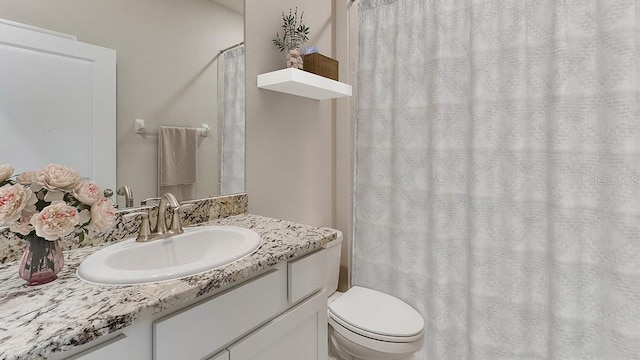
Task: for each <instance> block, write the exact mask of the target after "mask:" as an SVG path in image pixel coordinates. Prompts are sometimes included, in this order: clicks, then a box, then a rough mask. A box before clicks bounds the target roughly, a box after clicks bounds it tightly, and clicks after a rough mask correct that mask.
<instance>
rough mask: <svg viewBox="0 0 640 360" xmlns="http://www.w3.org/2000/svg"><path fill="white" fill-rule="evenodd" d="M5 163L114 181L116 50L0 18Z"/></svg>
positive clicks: (107, 183) (0, 127)
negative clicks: (55, 168) (69, 170)
mask: <svg viewBox="0 0 640 360" xmlns="http://www.w3.org/2000/svg"><path fill="white" fill-rule="evenodd" d="M0 43H2V44H3V45H2V46H1V47H0V133H2V134H3V139H2V141H0V154H2V159H1V160H0V162H2V163H9V164H12V165H13V166H14V168H15V172H16V173H21V172H24V171H31V170H38V169H40V168H42V167H44V166H45V165H47V164H49V163H57V164H62V165H66V166H71V167H74V168H76V169H77V170H78V171H79V172H80V174H81V176H83V177H85V178H89V179H91V180H92V181H94V182H96V183H97V184H99V185H100V186H101V187H102V188H104V189H107V188H110V189H114V188H115V186H116V158H115V143H116V52H115V51H114V50H112V49H107V48H104V47H99V46H95V45H92V44H86V43H83V42H80V41H76V40H75V39H74V38H73V37H70V36H65V35H63V34H56V33H52V32H46V31H43V30H39V29H34V28H32V27H25V26H23V25H22V24H18V23H13V22H7V21H0Z"/></svg>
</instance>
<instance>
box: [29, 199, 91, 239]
mask: <svg viewBox="0 0 640 360" xmlns="http://www.w3.org/2000/svg"><path fill="white" fill-rule="evenodd" d="M79 221H80V216H79V214H78V210H76V208H74V207H73V206H69V205H67V204H66V203H64V202H63V201H56V202H53V203H51V205H49V206H47V207H45V208H44V209H42V211H40V212H39V213H35V214H33V216H32V217H31V225H33V227H34V228H35V229H36V235H38V236H40V237H42V238H45V239H47V240H50V241H53V240H58V239H60V238H63V237H65V236H67V235H69V234H71V233H72V232H73V230H74V229H75V226H76V225H78V222H79Z"/></svg>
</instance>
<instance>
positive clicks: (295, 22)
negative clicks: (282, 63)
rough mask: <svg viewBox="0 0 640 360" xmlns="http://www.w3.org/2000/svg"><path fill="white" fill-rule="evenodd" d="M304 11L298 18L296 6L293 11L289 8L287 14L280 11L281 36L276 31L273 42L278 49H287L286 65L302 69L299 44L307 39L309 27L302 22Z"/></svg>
mask: <svg viewBox="0 0 640 360" xmlns="http://www.w3.org/2000/svg"><path fill="white" fill-rule="evenodd" d="M303 16H304V12H302V13H301V14H300V19H298V8H296V10H295V12H294V11H292V10H291V9H289V15H286V14H285V13H284V11H283V12H282V37H280V34H279V33H276V38H275V39H273V43H274V44H275V45H276V47H277V48H278V49H280V51H281V52H282V51H285V50H286V51H287V67H288V68H290V67H292V68H295V69H302V68H303V62H302V56H301V55H300V46H301V45H303V44H305V43H306V42H307V41H309V28H308V27H307V26H306V25H305V24H304V22H303V21H302V18H303Z"/></svg>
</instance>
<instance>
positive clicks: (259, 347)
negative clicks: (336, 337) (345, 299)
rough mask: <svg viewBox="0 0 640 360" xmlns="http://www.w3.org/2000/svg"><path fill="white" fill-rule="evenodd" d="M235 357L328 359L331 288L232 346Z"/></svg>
mask: <svg viewBox="0 0 640 360" xmlns="http://www.w3.org/2000/svg"><path fill="white" fill-rule="evenodd" d="M228 349H229V352H230V355H231V360H282V359H287V360H326V359H327V356H328V355H327V354H328V348H327V290H322V291H320V292H318V293H317V294H316V295H314V296H312V297H310V298H309V299H307V300H305V301H303V302H302V303H300V304H299V305H298V306H296V307H294V308H292V309H290V310H289V311H287V312H285V313H284V314H282V315H281V316H279V317H277V318H276V319H274V320H272V321H270V322H269V323H267V324H266V325H264V326H263V327H261V328H260V329H258V330H256V331H254V332H253V333H251V334H250V335H249V336H247V337H245V338H244V339H242V340H240V341H238V342H237V343H235V344H234V345H232V346H230V347H229V348H228Z"/></svg>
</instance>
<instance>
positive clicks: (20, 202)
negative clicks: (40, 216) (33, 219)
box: [0, 184, 36, 225]
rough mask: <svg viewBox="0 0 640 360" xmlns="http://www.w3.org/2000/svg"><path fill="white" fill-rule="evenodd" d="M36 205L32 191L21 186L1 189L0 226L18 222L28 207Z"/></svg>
mask: <svg viewBox="0 0 640 360" xmlns="http://www.w3.org/2000/svg"><path fill="white" fill-rule="evenodd" d="M35 203H36V199H35V196H33V193H32V192H31V190H30V189H27V188H24V187H23V186H22V185H20V184H15V185H9V184H7V185H4V186H2V187H0V224H5V225H8V224H11V223H12V222H14V221H15V220H18V219H19V218H20V216H21V214H22V210H23V209H24V208H25V207H26V206H27V205H29V204H31V205H33V204H35Z"/></svg>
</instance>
